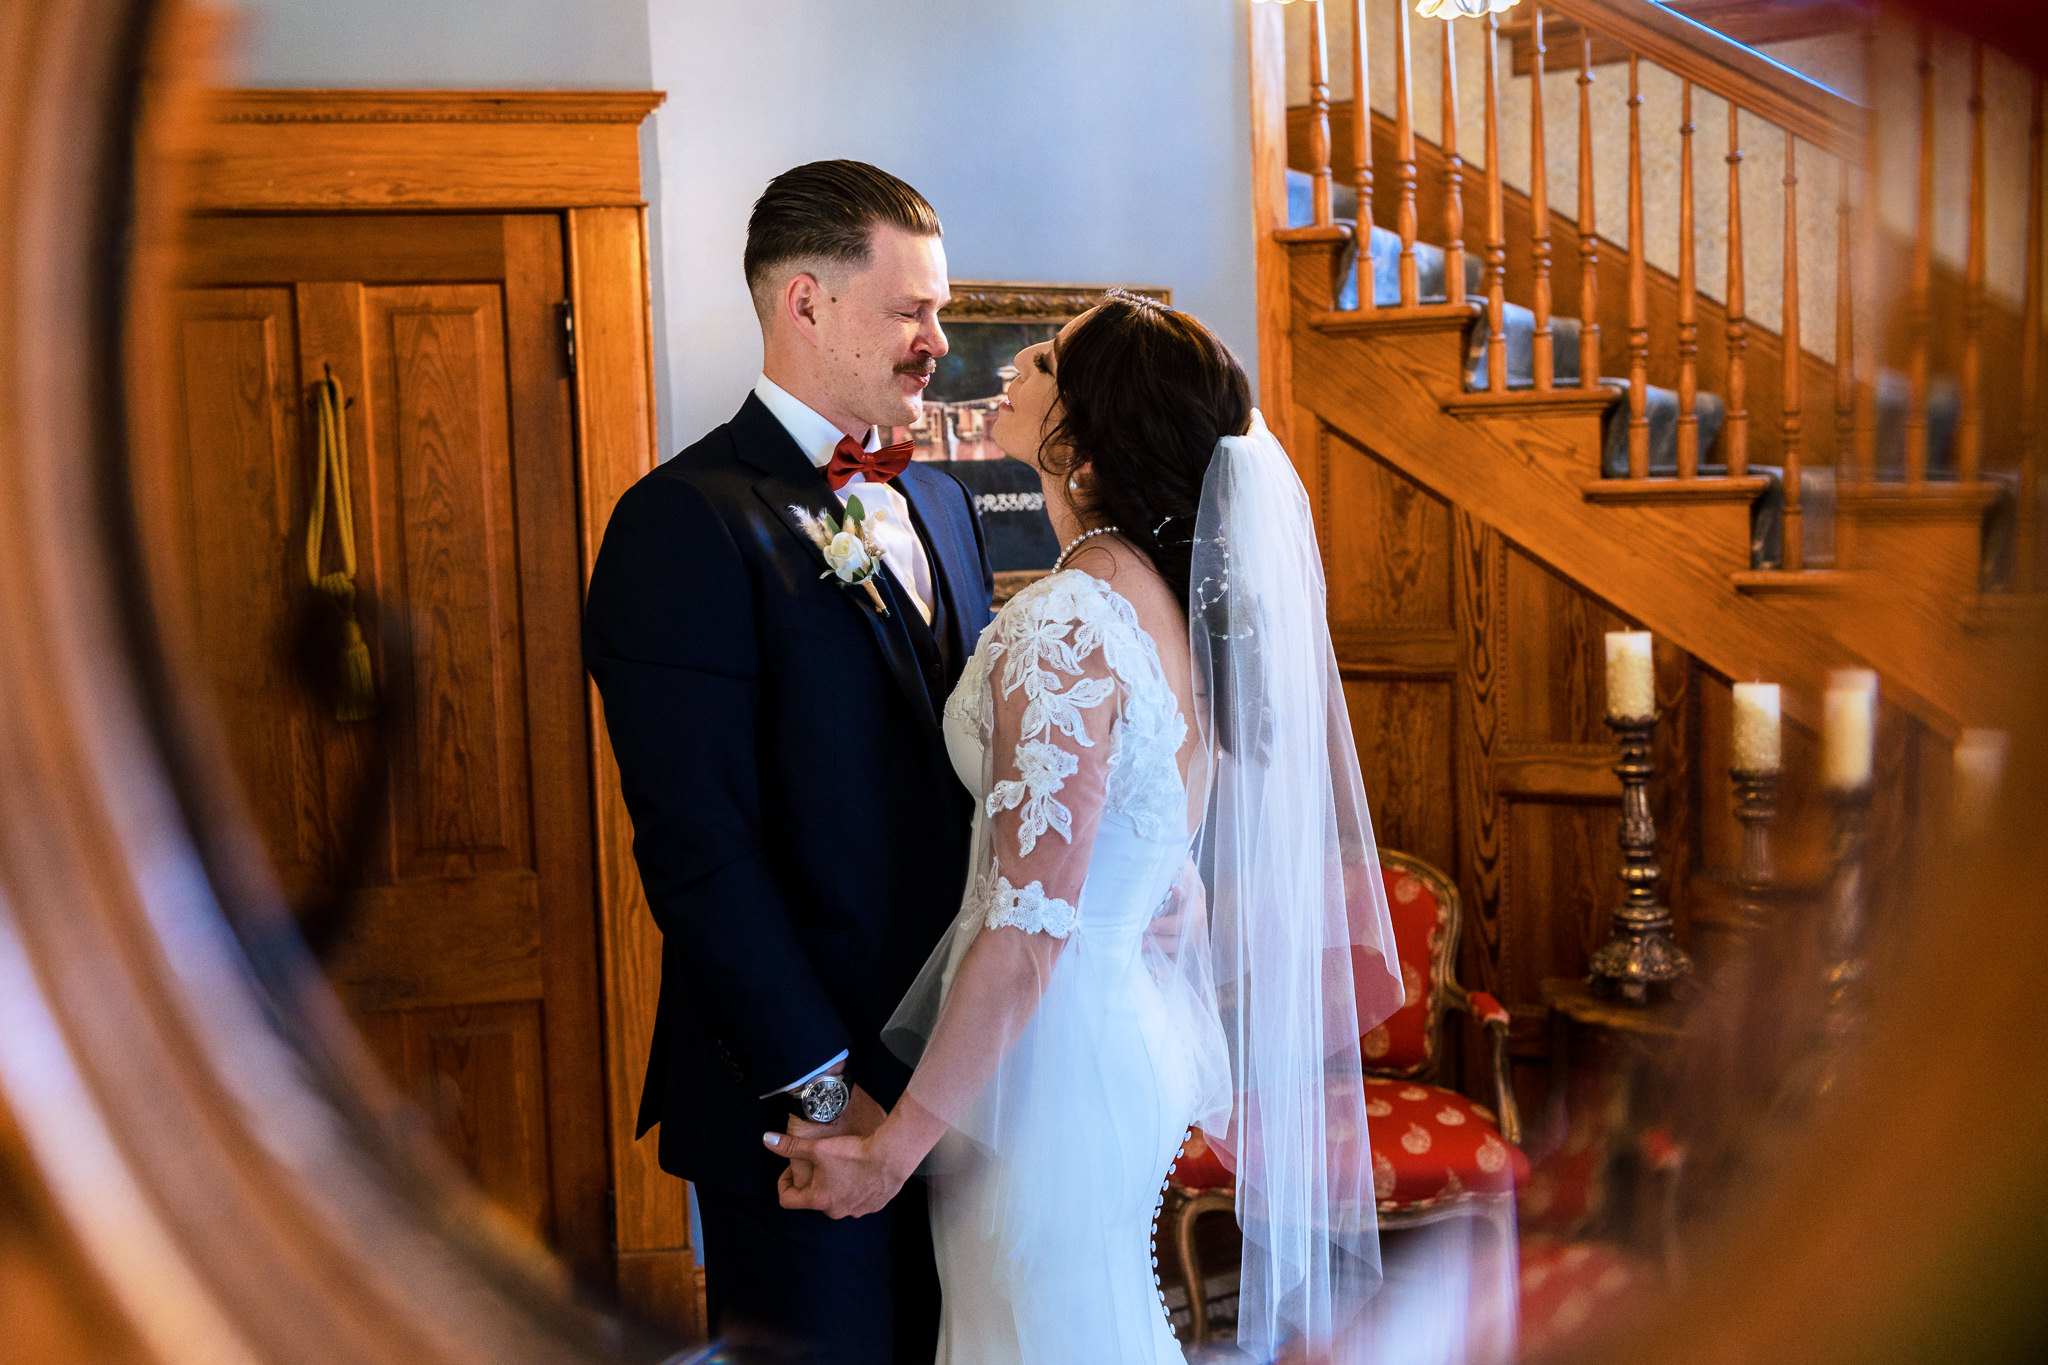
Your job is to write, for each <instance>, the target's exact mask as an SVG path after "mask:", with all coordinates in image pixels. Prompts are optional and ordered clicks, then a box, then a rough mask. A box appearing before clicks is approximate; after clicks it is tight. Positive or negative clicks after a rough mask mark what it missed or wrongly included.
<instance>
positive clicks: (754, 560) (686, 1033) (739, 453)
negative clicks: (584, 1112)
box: [583, 395, 992, 1190]
mask: <svg viewBox="0 0 2048 1365" xmlns="http://www.w3.org/2000/svg"><path fill="white" fill-rule="evenodd" d="M896 486H897V488H898V489H899V490H901V492H902V493H903V495H904V497H905V498H906V499H907V500H908V502H909V503H910V506H911V509H912V512H913V514H914V518H913V519H914V520H915V522H916V523H917V530H918V533H919V535H920V537H921V538H922V539H923V542H924V546H925V551H926V554H927V556H928V557H929V558H930V560H931V567H932V580H933V587H934V592H935V594H936V595H937V597H938V599H939V601H938V603H937V604H936V607H935V611H934V616H933V622H932V626H931V627H930V628H927V627H926V625H925V623H924V620H923V618H922V617H921V616H920V615H919V613H918V611H917V607H916V605H915V604H914V603H912V602H911V601H910V600H909V599H908V598H907V597H906V596H904V595H902V594H901V593H900V591H899V589H898V587H897V585H896V583H895V581H894V579H893V578H891V577H884V578H883V579H881V580H878V586H879V587H880V588H881V590H882V595H883V597H884V599H885V600H886V601H887V602H888V604H889V614H888V615H887V616H886V617H884V616H881V615H878V614H877V613H876V611H875V610H874V608H873V606H872V605H870V603H869V601H868V597H867V594H866V593H865V592H864V591H861V590H859V589H849V588H846V587H844V586H842V585H841V584H840V583H839V582H838V581H837V580H836V579H828V578H820V577H819V575H820V574H821V573H823V572H824V569H825V561H824V556H823V554H822V553H821V552H820V551H819V550H818V548H817V547H816V546H815V545H814V544H813V543H812V542H811V541H810V539H809V538H808V537H807V536H806V535H805V534H804V533H803V531H802V530H801V528H800V527H799V525H798V523H797V520H796V518H795V516H794V515H793V514H792V513H791V511H790V508H791V506H792V505H794V506H799V507H804V508H807V509H810V510H813V511H823V512H830V513H832V514H834V515H835V516H836V515H840V514H841V513H842V509H841V507H840V505H839V500H838V498H837V497H835V496H834V494H833V493H832V490H831V487H830V486H829V485H828V484H827V483H826V481H825V476H824V473H823V472H822V471H820V470H819V469H817V468H816V467H815V466H813V465H812V464H811V462H810V461H809V460H808V459H807V458H806V457H805V456H804V453H803V452H802V451H801V450H800V449H798V447H797V444H796V442H795V441H793V440H792V439H791V438H790V436H789V433H788V432H787V431H786V430H785V429H784V428H783V426H782V424H781V423H780V422H778V421H777V420H776V418H775V416H774V414H772V413H771V412H769V411H768V409H767V408H766V407H765V406H764V405H763V404H762V403H761V401H760V400H759V399H758V398H755V397H753V396H751V395H750V396H749V397H748V398H747V401H746V403H745V404H744V405H743V406H742V407H741V408H740V410H739V412H738V414H737V415H736V416H734V418H733V419H732V420H731V421H730V422H727V423H726V424H725V425H723V426H720V427H718V428H716V429H714V430H713V431H711V432H710V433H709V434H708V435H706V436H705V437H704V438H703V439H702V440H700V441H698V442H697V443H696V444H695V445H692V446H690V447H689V448H688V449H686V450H684V451H683V452H682V453H681V454H679V455H677V456H676V457H675V458H674V459H672V460H669V461H667V462H666V463H664V464H662V465H661V466H660V467H658V468H657V469H655V470H654V472H652V473H651V474H649V475H647V476H646V477H645V478H643V479H641V480H640V481H639V482H638V483H637V484H635V485H634V486H633V487H632V488H631V489H630V490H629V491H628V492H627V493H626V495H625V496H624V497H623V498H621V499H620V500H619V504H618V506H617V507H616V508H615V509H614V510H613V512H612V516H611V522H610V524H609V526H608V527H607V528H606V530H605V536H604V545H603V548H602V549H601V550H600V551H599V553H598V557H597V564H596V568H595V569H594V571H593V573H592V575H591V581H590V595H589V601H588V603H587V608H586V612H585V617H584V637H583V649H584V660H585V663H586V664H587V666H588V667H589V669H590V673H591V676H592V677H593V678H594V679H595V680H596V682H597V686H598V691H599V692H600V693H601V694H602V696H603V698H604V717H605V725H606V727H607V729H608V730H609V731H610V734H611V742H612V749H613V752H614V753H615V754H616V755H617V757H618V764H619V772H620V776H621V778H622V779H623V783H624V790H625V798H626V808H627V810H628V811H629V812H630V813H631V815H632V819H633V854H634V858H635V860H636V861H637V862H638V864H639V867H640V880H641V883H642V885H643V886H644V887H645V888H646V891H647V902H648V905H649V907H650V908H651V909H652V910H653V912H654V918H655V921H656V923H657V924H659V926H660V927H661V931H662V967H661V997H660V1003H659V1006H658V1008H657V1013H656V1018H655V1026H654V1041H653V1047H652V1050H651V1053H650V1055H649V1057H648V1063H647V1076H646V1081H645V1086H644V1089H643V1091H642V1094H641V1102H640V1122H639V1130H638V1131H639V1132H640V1133H645V1132H646V1131H647V1129H648V1128H650V1127H652V1126H653V1125H655V1124H657V1123H659V1124H660V1125H661V1147H660V1160H661V1165H662V1168H663V1169H664V1170H667V1171H669V1172H671V1173H673V1174H676V1175H679V1176H683V1177H685V1178H687V1179H691V1180H698V1181H705V1182H710V1183H714V1184H717V1185H721V1186H724V1187H728V1188H732V1189H735V1190H750V1189H751V1190H761V1189H765V1188H771V1187H772V1185H773V1182H774V1179H775V1177H776V1175H777V1174H778V1173H779V1171H780V1170H781V1167H782V1165H783V1163H782V1162H781V1161H780V1160H778V1159H776V1158H775V1157H774V1156H773V1155H771V1154H770V1153H769V1152H768V1151H767V1150H766V1149H765V1148H763V1147H762V1146H761V1141H760V1135H761V1133H762V1132H764V1131H769V1130H779V1129H780V1128H781V1127H782V1122H783V1119H784V1117H785V1116H786V1114H787V1110H786V1108H784V1106H783V1104H782V1102H781V1101H780V1100H767V1101H763V1100H761V1099H760V1098H759V1096H761V1095H762V1094H764V1093H766V1092H769V1091H773V1090H776V1089H778V1088H779V1087H782V1086H786V1085H789V1084H790V1083H791V1082H793V1081H795V1080H796V1079H798V1078H799V1077H801V1076H803V1075H805V1074H806V1073H808V1072H810V1071H813V1070H815V1069H816V1068H818V1067H820V1066H822V1065H824V1064H825V1062H827V1061H828V1060H830V1059H831V1058H832V1057H833V1056H834V1055H835V1054H836V1053H838V1052H839V1051H840V1050H841V1049H846V1050H849V1051H850V1053H851V1056H850V1058H849V1061H848V1077H849V1079H850V1080H851V1081H852V1082H854V1083H856V1084H858V1085H860V1086H861V1087H862V1088H863V1089H865V1090H866V1091H867V1092H868V1093H869V1094H871V1095H873V1096H874V1097H875V1099H876V1100H877V1101H879V1102H880V1103H881V1104H883V1105H884V1106H888V1105H891V1104H893V1103H894V1102H895V1100H896V1097H897V1096H898V1095H899V1094H900V1093H901V1091H902V1088H903V1086H904V1084H905V1083H906V1082H907V1080H908V1079H909V1073H908V1071H907V1070H906V1069H905V1068H904V1067H903V1066H902V1064H901V1063H899V1062H898V1061H897V1060H896V1059H895V1058H894V1057H893V1056H892V1055H890V1054H889V1053H888V1052H887V1051H886V1050H885V1049H884V1048H883V1046H882V1044H881V1041H880V1037H879V1035H880V1031H881V1027H882V1025H883V1023H884V1022H885V1021H886V1020H887V1019H888V1017H889V1015H890V1013H891V1012H892V1011H893V1010H894V1009H895V1007H896V1003H897V1001H898V1000H900V999H901V998H902V995H903V993H904V991H905V990H907V989H908V988H909V985H910V983H911V981H912V979H913V978H914V977H915V976H916V975H917V972H918V969H919V968H920V967H922V966H923V964H924V961H925V959H926V958H927V957H928V956H929V955H930V953H931V951H932V948H933V947H934V946H935V945H936V944H937V942H938V940H939V938H940V937H941V935H942V934H943V933H944V932H945V929H946V926H947V925H948V924H950V923H951V921H952V919H953V917H954V915H955V914H956V913H957V912H958V910H959V906H960V896H961V890H962V887H963V885H964V884H965V881H966V875H967V845H968V837H969V830H970V827H971V825H972V819H973V800H972V798H971V797H970V796H969V795H968V793H967V792H966V790H965V789H964V788H963V787H962V786H961V785H960V783H959V781H958V780H957V779H956V778H955V776H954V774H953V771H952V767H951V765H950V764H949V763H948V761H947V758H946V750H945V741H944V738H943V737H942V735H941V733H940V729H939V714H940V711H941V708H942V707H943V706H944V704H945V698H946V695H947V694H948V693H949V692H950V690H951V688H952V686H953V684H954V683H955V682H956V681H957V680H958V678H959V675H960V670H961V668H962V667H963V666H964V665H965V663H966V660H967V657H968V654H969V653H970V652H971V651H972V649H973V647H974V642H975V639H976V637H977V636H978V635H979V634H980V632H981V628H982V627H983V626H984V625H985V624H986V623H987V622H988V619H989V599H990V594H991V590H992V583H991V577H990V574H989V569H988V561H987V555H986V552H985V550H984V548H983V544H982V533H981V525H980V522H979V521H978V519H977V518H976V516H975V511H974V504H973V501H972V499H971V498H970V497H969V496H968V494H967V492H966V490H965V489H964V488H962V487H961V485H960V484H959V483H958V482H957V481H956V480H954V479H953V478H951V477H950V476H948V475H946V474H944V473H941V472H939V471H937V470H933V469H929V468H927V467H925V466H923V465H919V464H912V465H911V466H910V467H909V468H908V469H907V470H905V471H904V472H903V474H902V475H901V476H900V477H899V478H898V480H897V483H896Z"/></svg>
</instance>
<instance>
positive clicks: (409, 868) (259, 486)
mask: <svg viewBox="0 0 2048 1365" xmlns="http://www.w3.org/2000/svg"><path fill="white" fill-rule="evenodd" d="M507 243H511V244H513V246H514V248H515V249H514V250H513V251H512V252H511V253H510V255H509V258H508V251H507ZM561 253H562V238H561V227H560V222H559V220H558V219H556V218H554V217H551V216H546V215H528V216H519V217H506V216H498V215H474V216H438V217H432V216H417V217H405V216H382V217H379V216H368V215H363V216H356V215H350V216H345V217H322V218H290V217H239V218H222V219H213V220H207V219H201V220H198V221H197V222H196V223H195V225H194V227H193V229H192V246H191V249H190V250H189V251H188V252H187V254H186V257H185V272H186V283H187V285H188V286H189V287H188V288H186V289H185V290H184V291H183V292H182V294H181V296H180V307H181V317H180V329H179V334H178V335H179V345H180V351H179V357H178V360H179V365H180V374H179V379H180V384H181V389H180V393H181V397H182V400H183V409H182V419H183V421H182V427H181V429H180V433H179V434H180V437H181V444H180V446H179V449H178V452H177V458H178V461H179V463H180V468H179V469H177V470H174V471H170V472H169V476H168V477H164V478H161V479H158V480H156V481H155V483H154V484H153V485H152V486H162V487H167V488H170V489H172V490H174V492H173V494H172V495H171V497H170V499H169V500H171V501H174V502H176V503H177V506H176V507H174V508H168V509H166V512H167V516H166V520H167V521H168V522H169V523H170V525H169V528H168V532H167V534H166V535H165V537H164V539H165V540H166V542H167V543H169V544H171V545H173V546H174V547H175V549H176V553H175V556H174V557H175V558H176V560H177V565H176V568H175V570H174V572H176V573H178V574H180V575H181V588H182V589H183V591H182V596H183V597H184V598H185V600H186V601H187V602H188V603H189V604H190V607H191V611H192V616H193V621H194V623H195V628H196V632H197V639H198V644H199V647H200V649H201V651H202V653H203V656H204V658H205V660H206V666H207V670H208V677H209V681H210V683H211V685H212V687H213V691H214V695H215V697H216V699H217V701H218V703H219V705H220V710H221V714H222V716H223V718H224V719H225V721H226V724H224V726H223V729H224V731H225V732H226V733H227V734H228V735H229V737H230V745H231V749H232V753H233V757H234V760H235V763H236V765H237V767H238V769H239V771H240V773H241V776H242V778H243V782H244V785H245V788H246V795H247V798H248V802H249V805H250V807H251V809H252V810H253V811H254V813H255V815H256V819H257V821H258V824H259V828H260V829H261V832H262V834H263V836H264V838H265V840H266V842H267V844H268V845H269V847H270V849H271V852H272V854H273V857H274V858H275V860H276V863H277V866H278V870H279V873H280V877H281V880H282V882H283V884H284V886H285V888H286V891H287V894H288V895H289V896H291V897H292V898H293V900H294V902H295V903H306V902H308V901H317V900H319V899H321V898H324V897H327V896H329V895H330V894H331V893H333V892H335V891H340V892H342V893H343V894H344V896H345V904H346V906H347V913H346V916H345V921H344V923H343V924H342V926H341V927H340V929H339V931H338V932H337V933H336V934H335V935H334V937H333V940H332V942H331V943H330V944H328V945H327V946H326V949H325V951H324V954H323V964H322V965H323V967H324V968H325V970H326V972H327V974H328V978H329V980H330V981H331V982H332V984H333V985H334V987H335V989H336V991H337V993H338V994H339V995H340V997H341V999H342V1002H343V1004H344V1005H345V1006H346V1007H347V1009H348V1010H349V1012H350V1014H351V1015H352V1016H353V1017H354V1018H355V1019H356V1020H357V1021H358V1023H359V1024H360V1025H361V1027H362V1031H363V1036H364V1038H365V1041H366V1043H367V1044H368V1046H369V1048H370V1050H371V1052H372V1054H373V1055H375V1056H376V1057H377V1059H378V1060H379V1062H380V1063H381V1065H382V1066H383V1068H384V1070H385V1072H386V1073H387V1075H388V1076H389V1077H390V1079H391V1080H392V1081H393V1083H394V1084H395V1085H397V1086H398V1087H399V1088H400V1089H401V1090H402V1091H403V1092H404V1093H406V1094H407V1095H409V1096H410V1097H411V1098H412V1099H413V1100H414V1102H415V1103H416V1104H417V1106H418V1108H419V1110H420V1112H421V1114H422V1115H423V1117H424V1119H425V1121H426V1122H427V1123H428V1124H429V1125H430V1126H431V1127H432V1130H433V1131H434V1132H435V1133H436V1134H437V1135H438V1136H439V1138H440V1139H441V1141H442V1142H443V1143H444V1144H445V1146H446V1147H447V1149H448V1151H449V1152H450V1154H451V1155H452V1156H453V1157H454V1158H455V1159H456V1160H457V1161H459V1162H460V1163H461V1164H462V1165H463V1166H465V1167H466V1168H467V1169H468V1170H469V1171H470V1172H471V1174H472V1175H474V1176H475V1178H476V1179H477V1181H478V1183H479V1184H480V1185H481V1186H482V1188H483V1189H484V1190H485V1191H486V1192H487V1193H488V1194H489V1195H490V1196H491V1197H492V1198H493V1199H494V1200H495V1201H496V1202H497V1203H498V1204H499V1205H500V1206H502V1208H503V1209H504V1210H505V1211H506V1213H507V1214H508V1215H510V1216H511V1217H512V1218H513V1219H514V1220H516V1221H517V1222H518V1223H519V1224H521V1225H523V1226H525V1227H528V1228H531V1229H532V1230H533V1231H534V1232H535V1233H536V1234H537V1235H539V1236H542V1237H545V1238H548V1239H551V1240H552V1241H554V1242H555V1243H556V1245H557V1246H558V1247H560V1248H561V1249H562V1250H563V1251H564V1253H565V1254H566V1255H567V1256H568V1257H569V1259H570V1261H571V1263H572V1264H573V1265H574V1266H576V1268H577V1269H579V1270H580V1271H582V1272H583V1273H585V1274H586V1275H587V1276H590V1277H592V1278H601V1277H607V1276H608V1273H609V1247H608V1240H609V1239H608V1237H607V1220H606V1213H605V1191H606V1186H607V1181H606V1175H605V1171H606V1161H605V1148H604V1127H603V1113H604V1096H603V1088H602V1087H603V1082H602V1073H601V1062H600V1058H601V1048H600V1036H601V1035H600V1031H599V1030H600V1021H599V1018H598V1004H597V993H596V979H597V966H596V952H597V928H596V910H595V901H594V870H593V867H592V863H591V837H590V827H591V813H590V791H591V788H590V782H589V768H588V752H589V733H588V727H587V720H586V711H585V699H584V694H583V687H584V684H583V679H582V671H581V664H580V659H579V658H578V656H577V653H576V640H577V636H578V633H579V618H580V608H581V594H580V591H579V587H580V583H581V574H580V569H579V564H578V555H577V543H576V539H575V534H574V517H575V508H576V483H575V472H574V470H575V466H574V454H575V452H574V449H573V446H572V441H573V434H572V433H573V424H572V421H571V413H570V410H569V401H570V400H569V389H568V384H567V368H566V364H565V362H564V361H563V359H562V358H561V355H560V349H559V340H558V333H557V331H556V312H555V310H556V308H557V306H558V305H559V303H560V302H561V300H562V298H563V293H562V279H563V265H562V260H561ZM508 259H510V260H511V261H512V262H513V268H510V269H508ZM414 262H416V263H417V270H416V272H412V266H411V263H414ZM329 373H331V374H333V375H334V376H335V377H336V378H337V379H339V380H340V381H341V383H342V385H343V387H344V390H345V391H346V393H347V396H348V399H349V406H348V409H347V411H346V413H345V423H346V427H347V432H348V439H349V446H350V450H349V454H350V470H351V482H352V485H353V490H352V491H353V500H354V510H355V524H354V530H355V543H356V554H357V567H358V573H357V598H356V615H357V619H358V621H359V623H360V624H361V626H362V629H363V632H364V635H365V638H366V639H367V641H368V643H369V646H370V651H371V659H372V670H373V673H374V677H375V681H376V686H377V694H378V714H377V716H376V717H375V718H374V719H373V720H371V721H368V722H363V723H356V724H344V723H342V722H340V721H338V720H337V719H336V718H335V715H334V711H333V706H332V702H331V699H330V698H329V696H328V695H327V694H326V691H325V682H326V679H328V678H329V677H331V676H332V674H333V672H334V670H335V669H336V668H337V667H338V662H339V653H338V648H337V636H336V632H335V629H334V620H333V614H332V612H331V610H330V609H329V608H328V606H327V605H326V604H325V602H324V600H323V599H321V598H320V597H319V596H318V594H316V593H314V592H313V591H312V590H311V588H310V587H309V585H308V582H307V570H306V563H305V535H306V521H307V516H308V513H309V508H310V496H311V493H312V487H311V479H312V477H313V471H314V469H315V464H314V459H315V450H314V448H313V445H312V442H313V439H314V423H313V422H312V421H311V420H310V415H311V407H310V402H311V398H312V394H313V386H314V384H315V383H317V382H318V381H319V380H320V379H321V377H322V376H324V375H326V374H329ZM330 519H331V514H330ZM338 565H339V556H338V552H337V551H336V550H335V549H334V547H333V543H332V539H331V537H330V541H329V545H328V547H327V550H326V552H325V557H324V561H323V567H324V568H326V569H332V568H335V567H338ZM365 812H368V813H369V814H368V817H367V824H366V825H364V821H365V818H366V817H365V814H364V813H365ZM359 825H362V826H364V827H363V828H360V829H358V828H356V827H357V826H359Z"/></svg>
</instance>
